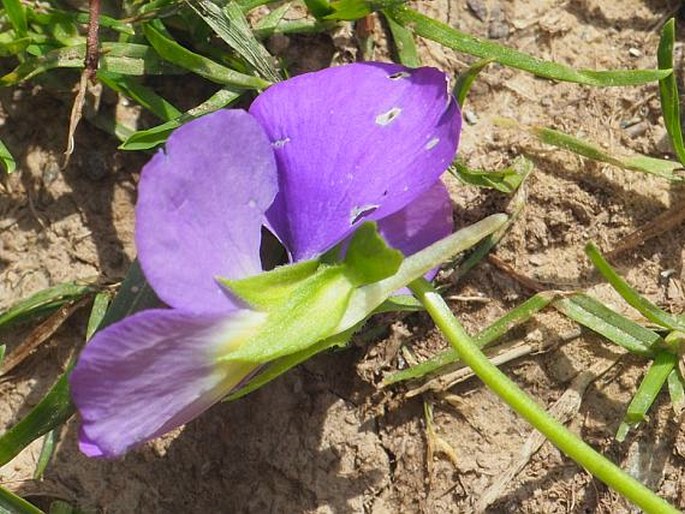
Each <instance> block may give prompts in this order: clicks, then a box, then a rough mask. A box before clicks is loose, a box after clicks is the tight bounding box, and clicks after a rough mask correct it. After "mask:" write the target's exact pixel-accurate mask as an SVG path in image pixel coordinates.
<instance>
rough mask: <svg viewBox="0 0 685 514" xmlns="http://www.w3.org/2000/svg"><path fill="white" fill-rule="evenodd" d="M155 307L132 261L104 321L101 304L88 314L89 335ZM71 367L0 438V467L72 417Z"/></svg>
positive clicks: (135, 264)
mask: <svg viewBox="0 0 685 514" xmlns="http://www.w3.org/2000/svg"><path fill="white" fill-rule="evenodd" d="M100 302H102V300H100ZM159 303H160V302H159V299H158V298H157V296H156V295H155V293H154V292H153V291H152V289H151V288H150V286H149V285H148V283H147V282H146V281H145V278H144V277H143V273H142V271H141V269H140V266H139V264H138V262H137V261H135V262H134V263H133V264H132V265H131V268H130V269H129V271H128V274H127V275H126V279H125V280H124V282H123V283H122V285H121V288H120V289H119V293H117V295H116V297H115V298H114V300H113V301H112V305H111V306H110V308H109V309H108V310H107V313H106V314H105V315H104V317H103V316H101V314H100V310H99V308H100V307H101V303H99V304H96V306H98V309H96V310H94V311H93V312H92V313H91V321H90V322H89V331H92V327H93V326H95V323H96V321H97V320H99V323H98V328H97V329H98V330H102V329H103V328H104V327H106V326H107V325H110V324H112V323H114V322H116V321H119V320H120V319H123V318H124V317H126V316H129V315H130V314H133V313H134V312H138V311H140V310H144V309H148V308H151V307H155V306H157V305H159ZM72 365H73V363H70V364H69V365H68V367H67V371H66V372H65V373H64V374H62V376H61V377H60V378H59V379H58V380H57V382H56V383H55V385H54V386H52V389H50V391H49V392H48V394H47V395H45V396H44V397H43V399H42V400H41V401H40V402H39V403H38V405H36V406H35V407H34V408H33V410H31V412H29V413H28V414H27V415H26V416H25V417H24V418H23V419H22V420H20V421H19V422H18V423H17V424H16V425H14V426H13V427H12V428H10V429H9V430H8V431H6V432H5V433H4V434H3V435H2V437H0V466H4V465H5V464H7V463H8V462H9V461H10V460H12V459H13V458H14V457H16V455H17V454H18V453H19V452H20V451H22V450H23V449H24V448H26V446H28V445H29V444H31V443H32V442H33V441H35V440H36V439H38V438H39V437H41V436H42V435H44V434H46V433H48V432H49V431H50V430H53V429H55V428H57V427H59V426H61V425H63V424H64V423H65V422H66V421H67V420H68V419H69V418H70V417H71V416H72V414H73V413H74V406H73V405H72V403H71V397H70V395H69V381H68V378H67V377H68V375H69V371H70V369H71V366H72Z"/></svg>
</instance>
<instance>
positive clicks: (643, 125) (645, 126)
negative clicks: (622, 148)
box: [625, 120, 649, 139]
mask: <svg viewBox="0 0 685 514" xmlns="http://www.w3.org/2000/svg"><path fill="white" fill-rule="evenodd" d="M647 130H649V122H648V121H647V120H645V121H641V122H640V123H636V124H635V125H631V126H630V127H628V128H627V129H625V131H626V135H627V136H628V137H630V138H633V139H634V138H636V137H640V136H644V135H645V134H646V133H647Z"/></svg>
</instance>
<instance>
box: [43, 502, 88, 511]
mask: <svg viewBox="0 0 685 514" xmlns="http://www.w3.org/2000/svg"><path fill="white" fill-rule="evenodd" d="M48 514H85V513H84V512H82V511H81V510H79V509H77V508H75V507H73V506H72V505H70V504H68V503H67V502H65V501H62V500H55V501H54V502H52V503H51V504H50V511H49V512H48Z"/></svg>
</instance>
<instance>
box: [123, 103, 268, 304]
mask: <svg viewBox="0 0 685 514" xmlns="http://www.w3.org/2000/svg"><path fill="white" fill-rule="evenodd" d="M276 173H277V172H276V164H275V161H274V156H273V152H272V150H271V146H270V143H269V141H268V139H267V137H266V135H265V134H264V131H263V130H262V128H261V127H260V125H259V124H258V123H257V122H256V121H255V119H254V118H253V117H252V116H250V115H249V114H248V113H246V112H245V111H241V110H220V111H217V112H215V113H212V114H209V115H207V116H203V117H202V118H199V119H197V120H194V121H191V122H190V123H187V124H185V125H183V126H182V127H180V128H178V129H177V130H176V131H175V132H174V133H173V134H172V135H171V137H170V138H169V140H168V142H167V144H166V148H165V149H164V150H162V151H159V152H158V153H157V154H156V155H155V156H154V157H153V158H152V160H151V161H150V162H149V163H148V164H147V165H146V166H145V168H144V169H143V173H142V177H141V180H140V185H139V193H138V195H139V196H138V204H137V206H136V245H137V248H138V258H139V259H140V265H141V267H142V269H143V272H144V274H145V277H146V278H147V280H148V281H149V282H150V285H151V286H152V288H153V289H154V290H155V292H156V293H157V295H158V296H159V297H160V298H161V299H162V300H163V301H164V302H166V303H167V304H168V305H170V306H172V307H175V308H180V309H183V310H188V311H192V312H220V311H226V310H230V309H232V308H234V305H233V304H232V303H231V301H230V300H228V299H227V297H226V295H225V293H224V291H223V289H222V288H221V287H220V286H219V285H218V284H217V282H216V281H215V280H214V277H216V276H222V277H229V278H241V277H244V276H248V275H252V274H255V273H259V272H261V264H260V259H259V246H260V241H261V226H262V224H263V223H264V213H265V211H266V210H267V209H268V207H269V206H270V205H271V203H272V201H273V198H274V196H275V194H276V191H277V188H278V185H277V178H276Z"/></svg>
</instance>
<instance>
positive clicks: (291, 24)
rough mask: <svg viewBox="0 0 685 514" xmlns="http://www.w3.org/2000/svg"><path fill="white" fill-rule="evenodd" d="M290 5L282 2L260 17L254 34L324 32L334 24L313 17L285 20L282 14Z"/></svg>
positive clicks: (259, 35)
mask: <svg viewBox="0 0 685 514" xmlns="http://www.w3.org/2000/svg"><path fill="white" fill-rule="evenodd" d="M290 7H291V4H284V5H282V6H280V7H279V8H277V9H275V10H273V11H271V12H270V13H269V14H267V15H266V16H264V17H263V18H262V19H260V20H259V22H257V24H256V25H255V26H254V35H255V36H256V37H257V38H259V39H265V38H268V37H270V36H272V35H273V34H315V33H319V32H324V31H326V30H328V29H330V28H331V27H333V26H334V24H335V22H326V21H319V20H316V19H313V18H300V19H296V20H286V19H284V16H285V13H286V12H287V11H288V10H289V9H290Z"/></svg>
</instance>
